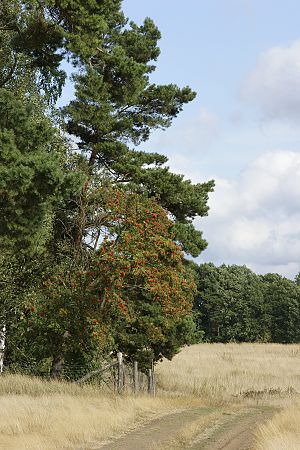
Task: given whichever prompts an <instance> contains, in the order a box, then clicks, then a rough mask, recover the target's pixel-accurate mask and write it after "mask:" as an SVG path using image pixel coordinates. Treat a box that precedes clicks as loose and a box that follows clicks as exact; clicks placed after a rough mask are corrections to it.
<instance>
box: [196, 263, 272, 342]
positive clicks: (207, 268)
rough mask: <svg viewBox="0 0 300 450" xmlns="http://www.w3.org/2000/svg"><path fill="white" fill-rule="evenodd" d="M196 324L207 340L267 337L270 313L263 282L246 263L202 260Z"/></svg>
mask: <svg viewBox="0 0 300 450" xmlns="http://www.w3.org/2000/svg"><path fill="white" fill-rule="evenodd" d="M197 275H198V277H197V287H198V292H199V294H198V296H197V299H196V306H195V307H196V310H197V311H198V312H199V313H198V314H199V319H198V326H199V327H200V329H201V328H202V329H203V330H204V332H205V338H206V339H208V340H210V341H217V342H218V341H219V342H228V341H239V342H252V341H257V340H268V338H269V328H268V321H269V317H268V314H267V311H266V308H265V305H264V297H263V284H262V281H261V280H260V278H259V276H257V275H255V274H254V273H253V272H251V270H250V269H248V268H247V267H245V266H235V265H233V266H226V265H222V266H220V267H215V266H214V265H213V264H211V263H208V264H202V265H200V266H199V268H198V270H197Z"/></svg>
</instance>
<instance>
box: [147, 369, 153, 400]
mask: <svg viewBox="0 0 300 450" xmlns="http://www.w3.org/2000/svg"><path fill="white" fill-rule="evenodd" d="M148 393H149V394H150V395H155V381H154V371H153V369H148Z"/></svg>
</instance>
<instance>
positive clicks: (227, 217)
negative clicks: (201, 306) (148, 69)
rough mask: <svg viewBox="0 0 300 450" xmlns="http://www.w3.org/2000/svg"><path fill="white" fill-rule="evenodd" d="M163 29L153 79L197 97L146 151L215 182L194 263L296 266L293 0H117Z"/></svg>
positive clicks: (298, 70)
mask: <svg viewBox="0 0 300 450" xmlns="http://www.w3.org/2000/svg"><path fill="white" fill-rule="evenodd" d="M123 8H124V11H125V13H126V15H127V16H128V17H129V18H130V19H132V20H134V21H135V22H137V23H141V22H142V20H143V19H144V17H146V16H149V17H151V18H152V19H153V20H154V21H155V23H156V24H157V26H158V27H159V29H160V31H161V33H162V39H161V41H160V48H161V56H160V57H159V59H158V62H157V70H156V72H155V74H154V76H153V78H152V81H153V82H156V83H170V82H172V83H176V84H178V85H180V86H184V85H190V86H191V87H192V88H193V89H194V90H195V91H196V92H197V94H198V95H197V99H196V100H195V101H194V102H193V103H191V104H189V105H187V106H186V107H185V108H184V111H183V112H182V113H181V115H180V117H178V118H177V119H176V120H175V121H174V123H173V125H172V126H171V128H170V129H168V130H166V131H164V132H155V133H154V134H153V135H152V137H151V139H150V141H149V142H148V143H147V144H145V145H144V149H145V150H149V151H150V150H151V151H158V152H161V153H164V154H166V155H168V157H169V161H170V167H171V168H172V169H173V170H174V171H176V172H180V173H184V174H185V175H186V176H187V177H188V178H190V179H192V180H193V181H194V182H201V181H205V180H207V179H210V178H214V179H215V180H216V190H215V192H214V193H213V194H211V198H210V202H209V203H210V208H211V209H210V214H209V216H208V217H207V218H199V219H196V224H197V227H199V229H201V230H203V231H204V236H205V237H206V238H207V240H208V242H209V246H208V249H207V250H206V251H205V252H203V253H202V255H201V256H200V258H198V261H199V262H203V261H213V262H214V263H216V264H221V263H223V262H224V263H226V264H233V263H235V264H246V265H248V266H249V267H250V268H252V269H253V270H255V271H256V272H258V273H266V272H278V273H281V274H282V275H285V276H288V277H290V278H293V277H294V276H295V274H296V273H298V272H299V271H300V261H299V257H300V202H299V198H300V127H299V125H298V123H299V122H300V28H299V23H300V3H299V1H296V0H286V1H284V2H283V1H282V0H260V1H259V0H186V1H185V2H182V1H179V0H151V1H141V0H124V1H123Z"/></svg>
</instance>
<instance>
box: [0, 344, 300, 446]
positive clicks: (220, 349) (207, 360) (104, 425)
mask: <svg viewBox="0 0 300 450" xmlns="http://www.w3.org/2000/svg"><path fill="white" fill-rule="evenodd" d="M156 372H157V385H158V395H157V397H155V398H153V397H149V396H147V395H144V394H141V395H138V396H132V395H130V394H126V395H122V396H117V395H114V394H108V393H105V392H103V391H101V390H100V388H99V387H95V386H94V387H93V386H91V385H88V386H84V387H80V386H77V385H74V384H71V383H62V382H54V381H52V382H51V381H44V380H39V379H31V378H29V377H25V376H17V375H3V376H1V377H0V396H1V399H0V405H1V407H0V449H3V450H4V449H5V450H13V449H14V450H25V449H27V450H55V449H80V448H81V449H82V448H85V449H87V448H92V446H93V443H96V442H98V443H99V442H101V441H103V440H106V439H107V438H109V437H112V436H113V435H118V434H120V433H122V432H123V431H124V430H128V429H130V428H131V427H133V426H137V425H139V424H141V423H142V422H143V421H147V420H150V419H151V418H154V417H157V416H159V415H163V414H166V413H168V412H171V411H175V410H179V409H184V408H189V407H191V408H192V407H196V406H200V405H211V406H218V405H226V409H230V408H234V405H239V406H242V405H244V404H246V403H247V404H249V402H250V403H251V402H252V403H253V402H255V403H258V404H265V405H268V404H279V403H280V402H281V405H283V402H286V405H287V408H288V409H286V410H283V411H282V412H280V414H279V415H278V416H276V417H274V421H272V422H271V423H270V425H266V426H265V427H262V429H261V432H260V434H259V436H258V445H261V446H260V447H259V446H258V447H257V450H279V449H280V450H284V449H289V450H292V449H293V448H297V449H299V448H300V445H299V443H297V444H294V441H293V439H294V440H295V439H298V437H297V436H298V435H297V431H296V430H299V429H300V413H299V406H291V402H292V400H293V399H295V398H296V397H297V394H296V393H297V392H300V345H275V344H199V345H194V346H191V347H187V348H185V349H184V350H183V351H182V352H181V353H180V354H178V355H177V356H176V357H175V358H174V359H173V360H172V361H164V362H163V363H161V364H160V365H158V367H157V370H156ZM293 401H295V400H293ZM291 408H294V409H291ZM290 411H292V412H290ZM295 411H296V412H295ZM297 411H298V413H297ZM285 414H286V415H285ZM290 415H292V416H293V421H292V420H290V419H287V417H290ZM211 417H212V418H213V417H214V415H213V414H211ZM206 420H207V419H206V418H203V419H202V418H199V422H198V426H200V428H201V427H202V425H203V426H206ZM200 422H201V423H200ZM202 422H203V423H202ZM201 424H202V425H201ZM194 425H195V424H194ZM194 425H193V424H191V429H190V430H187V436H190V435H191V434H193V432H194V431H193V429H194ZM196 425H197V424H196ZM268 427H269V428H268ZM187 436H186V437H185V436H184V435H182V437H181V438H180V439H181V442H183V441H184V440H185V439H187ZM276 439H277V440H278V439H279V441H278V442H279V443H276V442H277V441H276ZM287 439H289V440H287ZM265 442H267V444H265ZM285 442H287V444H285ZM296 442H297V441H296ZM261 443H262V444H261ZM268 445H269V446H268ZM272 445H273V447H272ZM276 445H277V447H276ZM280 445H281V447H280ZM284 445H287V446H286V447H284ZM293 445H294V447H293ZM295 445H296V447H295ZM297 445H298V446H297Z"/></svg>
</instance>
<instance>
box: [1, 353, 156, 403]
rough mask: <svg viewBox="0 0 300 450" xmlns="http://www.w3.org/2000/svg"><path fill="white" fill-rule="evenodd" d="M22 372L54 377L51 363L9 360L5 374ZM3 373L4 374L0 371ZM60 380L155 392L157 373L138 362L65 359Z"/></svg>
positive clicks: (126, 390)
mask: <svg viewBox="0 0 300 450" xmlns="http://www.w3.org/2000/svg"><path fill="white" fill-rule="evenodd" d="M8 374H17V375H19V374H21V375H29V376H34V377H38V378H42V379H46V380H50V379H52V376H51V366H50V365H49V364H32V363H22V364H15V363H14V364H9V365H5V366H4V367H3V375H4V376H5V375H8ZM0 376H1V374H0ZM59 379H60V380H64V381H67V382H73V383H77V384H79V385H82V384H92V385H96V386H99V387H100V388H101V389H102V390H103V391H106V392H112V393H113V392H118V393H122V392H126V393H131V392H134V393H137V392H141V393H149V394H151V395H155V376H154V370H153V367H152V368H151V369H148V371H147V373H144V372H142V371H140V370H139V368H138V364H137V362H134V363H129V362H126V361H125V362H124V360H123V358H121V361H119V359H118V360H111V361H102V362H101V363H99V365H95V364H93V365H92V366H90V367H88V366H87V364H81V363H80V362H71V363H65V364H64V365H63V367H62V369H61V373H60V377H59Z"/></svg>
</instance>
